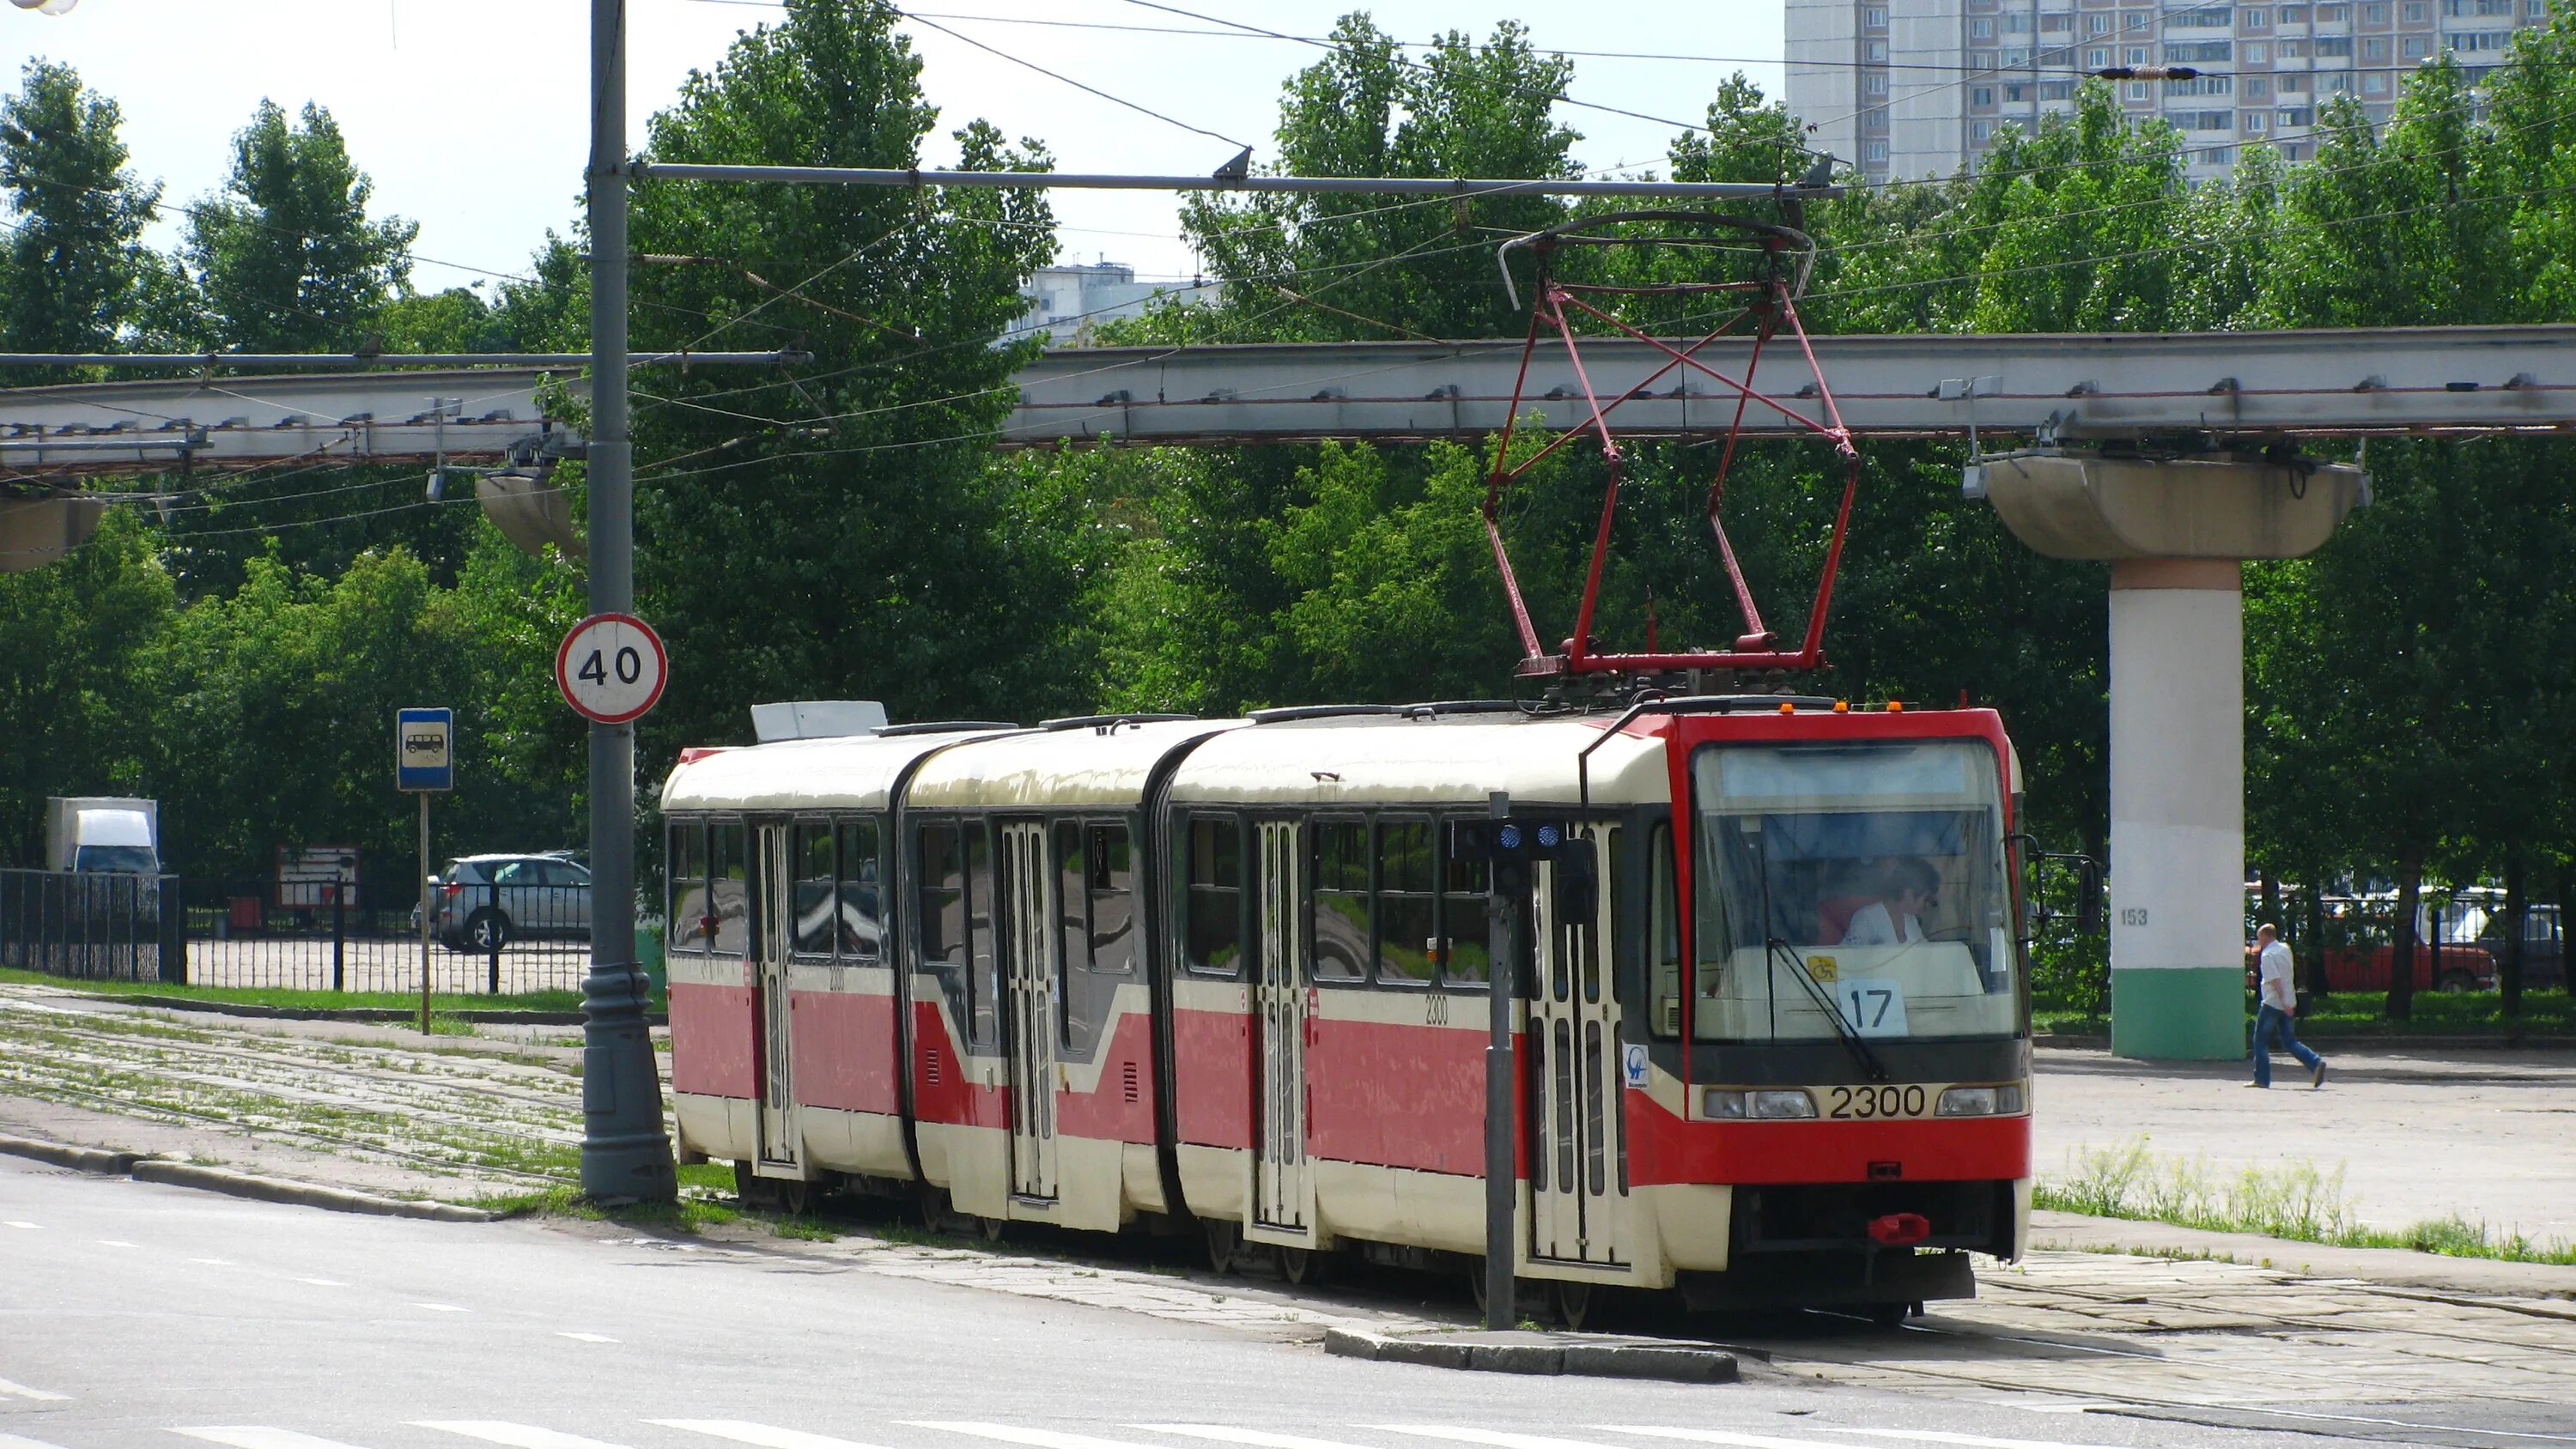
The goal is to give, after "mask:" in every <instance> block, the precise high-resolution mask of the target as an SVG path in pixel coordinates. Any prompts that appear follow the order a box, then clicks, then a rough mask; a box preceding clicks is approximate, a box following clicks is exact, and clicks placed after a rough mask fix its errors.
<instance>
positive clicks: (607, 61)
mask: <svg viewBox="0 0 2576 1449" xmlns="http://www.w3.org/2000/svg"><path fill="white" fill-rule="evenodd" d="M590 85H591V102H590V176H589V188H588V190H589V196H590V349H591V362H590V375H591V387H590V451H589V479H590V611H591V612H592V613H594V614H602V613H612V612H613V613H626V612H630V611H631V610H632V609H633V608H634V604H635V507H634V502H635V495H634V489H635V474H634V464H635V448H634V443H633V442H632V441H631V440H630V439H629V438H628V436H627V430H626V367H627V354H626V246H627V242H626V165H627V160H626V5H625V0H591V4H590ZM650 989H651V983H649V982H648V981H647V980H646V979H645V976H644V973H643V972H642V971H641V970H640V969H638V968H637V965H636V961H635V727H634V726H633V725H603V724H594V725H592V726H591V727H590V974H589V975H588V976H587V977H585V978H583V980H582V983H581V992H582V1015H583V1018H584V1026H583V1037H584V1045H583V1053H582V1061H583V1067H582V1072H583V1075H582V1083H581V1098H582V1114H583V1115H582V1140H581V1190H582V1194H583V1195H584V1196H586V1197H590V1198H595V1199H598V1200H601V1201H607V1202H636V1201H653V1202H670V1201H673V1200H675V1199H677V1198H678V1196H679V1182H678V1179H677V1176H676V1172H675V1170H674V1168H673V1167H672V1164H671V1140H670V1138H669V1136H668V1135H666V1134H665V1133H664V1132H663V1130H662V1084H661V1081H660V1079H659V1078H657V1077H656V1076H655V1075H654V1070H653V1040H652V1037H651V1035H650V1033H649V1032H648V1031H647V1029H646V1027H645V1025H644V1003H645V998H646V994H647V992H648V991H649V990H650Z"/></svg>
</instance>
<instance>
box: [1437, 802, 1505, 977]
mask: <svg viewBox="0 0 2576 1449" xmlns="http://www.w3.org/2000/svg"><path fill="white" fill-rule="evenodd" d="M1440 833H1441V836H1442V838H1443V840H1444V841H1445V840H1446V838H1447V836H1448V832H1447V831H1445V830H1444V831H1442V832H1440ZM1442 849H1443V852H1444V853H1443V854H1442V856H1441V859H1440V979H1441V980H1443V981H1445V982H1447V983H1448V984H1450V985H1452V986H1482V985H1484V984H1485V981H1486V978H1487V976H1488V974H1489V973H1490V972H1491V971H1492V969H1493V934H1492V933H1493V918H1492V916H1491V915H1489V914H1488V913H1487V910H1486V897H1487V896H1488V894H1490V891H1491V884H1490V883H1491V880H1492V877H1491V876H1490V875H1488V874H1487V866H1486V863H1485V862H1484V861H1481V860H1473V859H1468V858H1464V857H1460V856H1455V855H1449V854H1446V853H1445V852H1446V849H1447V847H1446V846H1445V845H1444V846H1443V847H1442Z"/></svg>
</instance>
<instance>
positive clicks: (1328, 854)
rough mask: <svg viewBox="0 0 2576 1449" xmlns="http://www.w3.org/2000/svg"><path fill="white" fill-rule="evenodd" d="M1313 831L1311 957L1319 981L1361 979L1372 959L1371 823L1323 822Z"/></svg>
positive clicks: (1309, 950)
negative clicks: (1312, 935)
mask: <svg viewBox="0 0 2576 1449" xmlns="http://www.w3.org/2000/svg"><path fill="white" fill-rule="evenodd" d="M1310 829H1311V832H1312V835H1313V839H1314V842H1315V865H1314V873H1313V884H1312V890H1313V896H1312V899H1313V903H1314V927H1313V930H1314V939H1313V941H1312V942H1311V943H1310V944H1309V946H1308V949H1307V960H1308V961H1310V962H1312V963H1313V969H1314V973H1315V979H1316V980H1318V981H1358V980H1362V979H1364V978H1365V977H1366V976H1367V974H1368V959H1369V852H1368V836H1369V828H1368V823H1367V822H1366V821H1361V820H1324V821H1318V822H1316V823H1315V824H1314V825H1313V826H1312V827H1310Z"/></svg>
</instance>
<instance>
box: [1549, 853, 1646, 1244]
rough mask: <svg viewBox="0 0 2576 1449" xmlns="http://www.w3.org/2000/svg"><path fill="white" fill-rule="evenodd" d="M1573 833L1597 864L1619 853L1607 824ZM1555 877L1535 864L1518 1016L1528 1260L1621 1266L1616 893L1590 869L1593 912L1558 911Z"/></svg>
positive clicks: (1624, 1226)
mask: <svg viewBox="0 0 2576 1449" xmlns="http://www.w3.org/2000/svg"><path fill="white" fill-rule="evenodd" d="M1576 835H1577V838H1579V839H1582V840H1584V841H1586V842H1588V843H1589V844H1590V845H1591V847H1592V850H1593V852H1594V856H1593V858H1594V860H1595V862H1596V863H1606V861H1608V860H1616V859H1617V858H1618V841H1619V831H1618V829H1617V827H1615V826H1614V827H1609V828H1604V827H1601V826H1597V825H1586V826H1581V827H1578V828H1577V830H1576ZM1555 876H1556V867H1555V864H1554V863H1553V862H1550V861H1541V862H1539V864H1538V871H1537V880H1536V889H1535V890H1533V891H1532V892H1531V902H1532V903H1531V912H1532V925H1533V930H1532V935H1533V936H1534V938H1535V940H1536V945H1537V949H1536V950H1535V951H1534V952H1533V953H1532V956H1533V965H1534V966H1535V968H1536V972H1537V980H1536V981H1535V982H1534V983H1533V985H1534V987H1535V990H1534V991H1533V992H1532V993H1531V995H1532V1000H1531V1002H1530V1023H1529V1040H1530V1046H1531V1053H1530V1076H1531V1084H1532V1089H1533V1090H1532V1102H1531V1114H1530V1131H1531V1137H1532V1141H1531V1143H1530V1155H1529V1161H1530V1256H1531V1257H1533V1258H1552V1259H1555V1260H1557V1261H1560V1262H1569V1263H1598V1264H1603V1265H1616V1264H1624V1263H1626V1262H1627V1261H1628V1241H1627V1240H1628V1135H1627V1131H1626V1128H1625V1125H1624V1118H1623V1115H1622V1112H1621V1101H1622V1097H1621V1086H1620V1083H1621V1072H1622V1061H1623V1056H1624V1054H1623V1052H1622V1050H1621V1047H1620V1042H1619V1020H1620V1014H1619V996H1618V991H1617V989H1616V988H1617V981H1618V975H1617V973H1616V972H1615V971H1614V970H1613V969H1612V961H1611V953H1610V940H1611V937H1610V930H1611V921H1612V920H1613V918H1614V913H1615V911H1616V910H1617V900H1616V894H1617V893H1616V892H1614V891H1613V890H1611V889H1610V877H1609V872H1608V871H1606V870H1596V871H1595V873H1594V877H1595V879H1596V880H1597V881H1598V882H1599V883H1600V887H1599V889H1598V890H1597V891H1596V892H1595V895H1596V897H1597V899H1596V901H1595V902H1594V907H1593V911H1592V914H1591V915H1590V916H1589V917H1588V918H1585V919H1579V920H1578V919H1573V918H1569V917H1566V916H1565V915H1564V914H1563V913H1562V912H1561V911H1560V910H1559V909H1558V907H1559V902H1558V901H1557V899H1556V889H1555V887H1556V880H1555Z"/></svg>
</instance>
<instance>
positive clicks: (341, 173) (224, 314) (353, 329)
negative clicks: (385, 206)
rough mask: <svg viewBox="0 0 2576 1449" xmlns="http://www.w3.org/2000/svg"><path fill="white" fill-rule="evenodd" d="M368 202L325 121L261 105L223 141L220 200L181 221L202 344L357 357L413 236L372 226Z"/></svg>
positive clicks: (363, 179) (392, 291)
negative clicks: (228, 146) (229, 141)
mask: <svg viewBox="0 0 2576 1449" xmlns="http://www.w3.org/2000/svg"><path fill="white" fill-rule="evenodd" d="M374 192H375V183H374V182H372V181H370V180H369V179H368V177H367V174H366V173H365V172H363V171H361V170H359V169H358V167H357V165H356V164H355V163H354V162H352V161H351V160H350V159H349V152H348V147H347V145H346V144H345V143H344V142H343V141H342V140H341V137H340V127H339V124H338V123H337V122H335V121H333V120H332V119H331V113H330V112H329V111H326V110H324V109H322V108H321V107H320V106H317V105H313V104H311V103H309V102H308V103H307V104H306V105H305V107H304V110H303V112H302V114H301V115H300V116H299V117H298V118H296V119H295V120H294V121H292V122H290V121H289V120H288V118H287V114H286V112H285V111H284V110H282V109H280V108H279V107H278V106H277V105H276V103H274V102H272V101H262V102H260V104H259V110H258V111H257V112H256V113H255V114H254V115H253V116H252V117H251V123H250V124H249V125H248V126H246V127H244V128H243V129H242V130H241V131H240V132H239V133H238V134H236V135H235V136H234V137H233V161H232V170H231V172H230V174H229V175H227V176H226V177H225V180H224V185H223V188H222V190H221V191H220V192H218V193H217V194H216V195H215V196H213V197H210V198H208V199H207V200H205V201H203V202H201V203H199V204H198V205H197V206H196V207H194V208H192V209H191V210H190V212H189V214H188V228H187V231H188V238H187V245H186V248H185V254H186V259H187V262H188V265H189V267H190V269H191V282H192V285H193V290H194V293H195V300H196V305H197V309H198V316H197V319H196V328H197V330H198V331H199V333H200V334H201V336H202V338H203V341H204V342H205V343H206V344H208V345H214V346H226V347H236V348H240V349H242V350H244V351H248V352H328V351H346V350H353V349H356V348H359V347H361V346H364V345H366V344H367V343H368V341H369V340H370V338H371V337H372V336H373V335H374V334H375V333H376V331H377V329H378V328H379V327H380V326H381V324H382V318H383V314H384V310H385V307H386V305H387V304H388V303H390V302H391V301H392V300H393V299H394V297H395V295H396V294H397V293H398V292H399V291H400V290H401V288H402V286H403V283H404V281H405V280H406V279H407V278H408V277H409V276H410V273H411V256H410V252H409V250H408V249H409V247H410V246H411V242H412V238H413V237H414V236H416V235H417V234H418V233H419V230H420V228H419V227H418V226H417V225H415V224H414V223H412V222H408V221H405V220H403V219H402V218H401V217H387V218H384V219H382V220H371V219H370V218H369V217H368V215H367V203H368V202H369V201H370V200H371V199H372V197H373V196H374Z"/></svg>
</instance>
